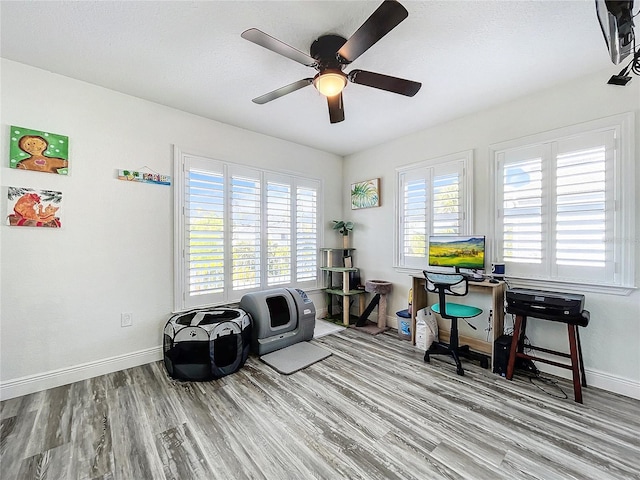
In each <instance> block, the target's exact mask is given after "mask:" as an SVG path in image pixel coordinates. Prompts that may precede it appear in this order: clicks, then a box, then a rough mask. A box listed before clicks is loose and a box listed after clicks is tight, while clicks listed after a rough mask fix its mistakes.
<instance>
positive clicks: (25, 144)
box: [9, 126, 69, 175]
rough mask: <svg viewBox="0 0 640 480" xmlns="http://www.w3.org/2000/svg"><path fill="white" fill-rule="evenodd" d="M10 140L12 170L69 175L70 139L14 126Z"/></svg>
mask: <svg viewBox="0 0 640 480" xmlns="http://www.w3.org/2000/svg"><path fill="white" fill-rule="evenodd" d="M10 139H11V141H10V145H11V147H10V162H9V163H10V167H11V168H18V169H22V170H33V171H37V172H46V173H57V174H59V175H67V173H68V168H69V137H66V136H64V135H58V134H55V133H48V132H42V131H38V130H31V129H28V128H23V127H15V126H12V127H11V137H10Z"/></svg>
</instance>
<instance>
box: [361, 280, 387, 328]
mask: <svg viewBox="0 0 640 480" xmlns="http://www.w3.org/2000/svg"><path fill="white" fill-rule="evenodd" d="M392 288H393V285H392V284H391V283H390V282H385V281H384V280H368V281H367V282H366V283H365V285H364V290H365V292H369V293H375V295H374V296H373V298H372V299H371V301H370V302H369V305H368V306H367V308H366V309H365V311H364V312H363V313H362V315H361V316H360V318H359V319H358V321H357V322H356V328H357V329H359V330H362V331H364V332H367V333H370V334H371V335H377V334H378V333H381V332H384V331H385V330H386V329H387V294H389V293H391V289H392ZM376 306H378V325H373V324H367V320H368V319H369V315H371V312H373V309H374V308H376Z"/></svg>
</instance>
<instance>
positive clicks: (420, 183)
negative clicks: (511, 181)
mask: <svg viewBox="0 0 640 480" xmlns="http://www.w3.org/2000/svg"><path fill="white" fill-rule="evenodd" d="M472 158H473V156H472V152H471V151H469V152H464V153H462V154H455V155H449V156H447V157H444V158H441V159H436V160H432V161H429V162H424V163H422V164H418V165H414V166H411V167H404V168H401V169H399V170H398V173H397V178H398V189H397V191H398V206H399V211H398V220H397V224H398V228H397V236H398V238H397V242H396V244H397V252H396V258H397V259H398V260H397V266H399V267H406V268H413V269H423V268H426V267H427V264H428V260H427V248H428V238H429V235H433V234H460V233H467V232H468V231H469V225H470V218H469V216H468V215H466V212H467V210H468V207H467V204H466V198H467V197H468V196H469V194H468V193H466V192H467V191H468V190H469V189H470V182H471V180H470V175H467V174H466V172H469V171H470V170H471V167H470V164H471V160H472Z"/></svg>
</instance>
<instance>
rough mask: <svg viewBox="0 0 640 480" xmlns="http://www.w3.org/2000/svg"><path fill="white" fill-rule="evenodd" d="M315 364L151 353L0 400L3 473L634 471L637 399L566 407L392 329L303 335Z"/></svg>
mask: <svg viewBox="0 0 640 480" xmlns="http://www.w3.org/2000/svg"><path fill="white" fill-rule="evenodd" d="M313 342H314V343H316V344H317V345H320V346H322V347H324V348H327V349H329V350H331V351H332V353H333V355H332V356H331V357H329V358H328V359H326V360H324V361H322V362H320V363H317V364H315V365H313V366H311V367H309V368H307V369H305V370H303V371H300V372H297V373H295V374H293V375H290V376H283V375H280V374H278V373H277V372H275V371H274V370H272V369H271V368H269V367H268V366H266V365H265V364H263V363H262V362H260V360H258V359H257V358H256V357H253V356H252V357H250V358H249V360H248V361H247V363H246V365H245V366H244V367H243V368H242V369H241V370H240V371H239V372H237V373H234V374H232V375H229V376H227V377H224V378H223V379H220V380H218V381H212V382H206V383H189V382H178V381H174V380H171V379H170V378H168V377H167V375H166V372H165V370H164V366H163V365H162V363H160V362H158V363H153V364H149V365H145V366H141V367H136V368H132V369H129V370H125V371H122V372H117V373H113V374H109V375H104V376H101V377H97V378H93V379H90V380H86V381H82V382H78V383H74V384H72V385H67V386H63V387H59V388H54V389H51V390H47V391H44V392H39V393H35V394H32V395H27V396H24V397H20V398H16V399H11V400H7V401H5V402H2V404H1V409H0V412H1V419H2V430H1V443H0V454H1V456H0V461H1V463H0V468H1V473H0V477H1V478H2V480H10V479H31V478H38V479H97V478H102V479H123V480H130V479H131V480H143V479H180V480H188V479H225V480H231V479H273V480H282V479H311V478H317V479H385V480H386V479H423V480H424V479H473V480H481V479H488V480H496V479H580V480H584V479H594V480H596V479H597V480H606V479H634V478H636V479H637V478H640V473H639V472H640V440H639V439H638V436H639V433H640V402H639V401H636V400H632V399H629V398H626V397H622V396H618V395H614V394H610V393H607V392H603V391H601V390H598V389H595V388H586V389H584V404H583V405H579V404H576V403H574V402H573V393H572V389H571V385H570V384H569V383H568V382H565V381H560V385H561V387H562V389H563V390H564V392H566V394H567V396H568V397H569V398H568V399H565V398H555V397H554V396H551V395H549V394H548V393H545V391H543V390H542V389H541V388H540V387H542V388H544V389H545V390H547V391H548V392H549V393H551V394H553V395H558V396H560V397H562V393H561V392H560V390H558V389H556V387H552V386H548V385H545V384H542V383H540V382H537V383H536V384H533V383H531V382H530V380H529V379H528V378H526V377H524V376H517V377H515V378H514V381H507V380H505V379H504V378H502V377H499V376H496V375H494V374H491V373H489V371H488V370H483V369H481V368H480V367H479V366H477V365H474V364H471V363H469V362H465V364H464V365H465V368H466V375H465V376H464V377H460V376H458V375H456V374H455V368H454V367H453V366H452V365H451V364H449V363H447V361H446V360H444V359H443V360H440V359H439V357H434V359H433V360H432V363H431V364H425V363H423V360H422V354H421V353H420V352H418V351H414V350H413V349H412V348H411V347H410V346H409V342H406V341H402V340H400V339H399V338H397V337H396V336H394V335H393V334H389V333H387V334H383V335H378V336H369V335H367V334H365V333H362V332H358V331H356V330H354V329H348V330H344V331H342V332H340V333H338V334H335V335H330V336H327V337H323V338H320V339H317V340H313Z"/></svg>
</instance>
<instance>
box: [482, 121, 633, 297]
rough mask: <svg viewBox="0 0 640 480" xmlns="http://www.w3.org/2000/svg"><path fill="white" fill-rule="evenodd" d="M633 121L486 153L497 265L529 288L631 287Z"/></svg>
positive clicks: (525, 141) (562, 133)
mask: <svg viewBox="0 0 640 480" xmlns="http://www.w3.org/2000/svg"><path fill="white" fill-rule="evenodd" d="M632 120H633V117H632V116H629V115H622V116H617V117H613V118H610V119H603V120H600V121H596V122H590V123H589V124H585V125H579V126H575V127H569V128H567V129H562V130H560V131H555V132H548V133H546V134H541V135H538V136H536V137H533V138H528V139H523V140H520V141H515V142H509V143H508V144H504V145H500V146H495V147H493V148H492V151H493V157H494V162H495V171H496V173H497V175H496V176H495V178H496V218H497V220H496V232H495V233H496V239H497V241H496V258H501V259H503V260H504V262H505V263H506V264H507V266H506V269H507V275H508V276H509V277H513V278H517V279H521V280H523V281H524V280H526V281H529V282H535V281H536V280H539V281H545V282H548V281H556V282H565V283H569V284H571V283H573V284H592V285H608V286H625V287H630V286H633V265H634V262H633V246H632V245H627V243H631V242H628V241H626V240H625V239H629V238H632V236H633V218H632V216H631V209H632V203H631V202H632V198H633V192H634V190H633V185H632V183H633V177H634V173H633V162H632V160H631V159H632V156H631V155H630V151H631V147H630V145H631V144H632V142H633V139H632V138H630V137H631V136H632V131H633V129H632V128H631V126H630V124H631V123H632Z"/></svg>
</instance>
